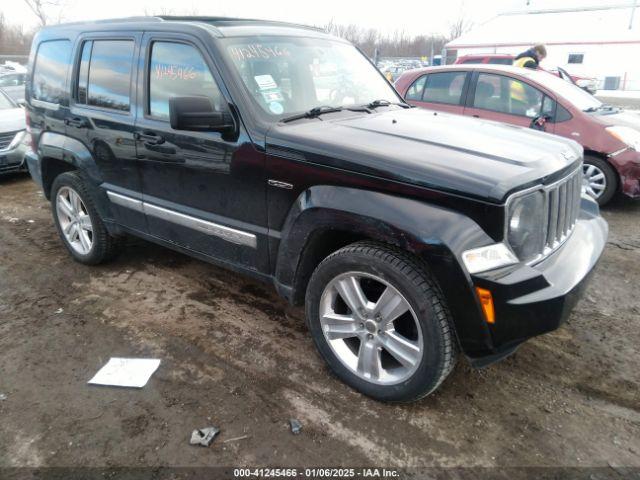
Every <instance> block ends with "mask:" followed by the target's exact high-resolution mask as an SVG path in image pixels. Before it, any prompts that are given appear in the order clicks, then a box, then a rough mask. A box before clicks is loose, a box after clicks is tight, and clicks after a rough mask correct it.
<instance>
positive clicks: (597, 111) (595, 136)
mask: <svg viewBox="0 0 640 480" xmlns="http://www.w3.org/2000/svg"><path fill="white" fill-rule="evenodd" d="M395 86H396V88H397V90H398V92H399V93H400V94H401V95H402V96H403V97H404V98H405V100H406V101H407V102H408V103H410V104H412V105H415V106H418V107H425V108H429V109H432V110H440V111H444V112H449V113H455V114H459V115H468V116H473V117H476V118H482V119H486V120H496V121H499V122H505V123H511V124H514V125H519V126H522V127H532V128H536V129H540V130H545V131H547V132H549V133H554V134H556V135H561V136H563V137H567V138H570V139H572V140H575V141H577V142H579V143H580V144H581V145H582V146H583V147H584V151H585V157H584V174H585V177H584V183H583V185H584V187H585V189H586V191H587V193H589V195H591V196H592V197H593V198H595V199H596V200H597V201H598V203H600V204H601V205H604V204H605V203H607V202H608V201H609V200H610V199H611V198H612V197H613V195H614V194H615V193H616V192H617V191H621V192H622V193H624V194H626V195H628V196H630V197H640V115H637V114H634V113H628V112H624V111H623V110H620V109H617V108H614V107H610V106H607V105H604V104H603V103H602V102H600V101H599V100H598V99H596V98H595V97H594V96H592V95H589V94H588V93H586V92H585V91H584V90H582V89H580V88H578V87H576V86H575V85H572V84H570V83H568V82H566V81H564V80H561V79H560V78H558V77H556V76H554V75H549V74H548V73H546V72H543V71H539V70H530V69H526V68H517V67H511V66H501V65H500V66H498V65H475V66H472V65H451V66H446V67H429V68H423V69H418V70H411V71H408V72H405V73H404V74H403V75H402V76H401V77H400V78H399V79H398V81H397V82H396V84H395ZM479 128H481V125H479ZM495 141H496V142H500V139H499V138H497V139H496V140H495Z"/></svg>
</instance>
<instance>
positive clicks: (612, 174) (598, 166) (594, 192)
mask: <svg viewBox="0 0 640 480" xmlns="http://www.w3.org/2000/svg"><path fill="white" fill-rule="evenodd" d="M582 169H583V176H582V187H583V188H584V191H585V192H586V193H587V194H588V195H589V196H590V197H591V198H593V199H594V200H595V201H596V202H598V204H599V205H600V206H602V205H605V204H606V203H607V202H609V200H611V199H612V198H613V196H614V195H615V193H616V192H617V190H618V174H617V173H616V171H615V170H614V169H613V167H612V166H611V164H610V163H609V162H607V161H606V160H604V159H602V158H599V157H595V156H592V155H585V157H584V164H583V165H582Z"/></svg>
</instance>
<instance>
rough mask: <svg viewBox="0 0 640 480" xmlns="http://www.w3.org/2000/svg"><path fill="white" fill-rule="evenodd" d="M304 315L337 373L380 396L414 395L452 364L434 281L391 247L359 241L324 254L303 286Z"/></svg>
mask: <svg viewBox="0 0 640 480" xmlns="http://www.w3.org/2000/svg"><path fill="white" fill-rule="evenodd" d="M306 319H307V323H308V326H309V330H310V331H311V334H312V336H313V340H314V342H315V344H316V347H317V348H318V350H319V352H320V354H321V355H322V356H323V358H324V359H325V360H326V362H327V364H328V365H329V367H331V369H332V370H333V371H334V372H335V373H336V375H337V376H338V377H340V379H341V380H343V381H344V382H345V383H347V384H348V385H350V386H352V387H353V388H355V389H357V390H359V391H360V392H362V393H364V394H366V395H368V396H370V397H373V398H376V399H378V400H384V401H413V400H417V399H419V398H421V397H423V396H425V395H428V394H429V393H431V392H432V391H434V390H435V389H436V388H437V387H438V386H439V385H440V383H442V381H443V380H444V379H445V378H446V377H447V375H448V374H449V373H450V372H451V370H452V368H453V366H454V365H455V360H456V354H457V348H456V344H455V339H454V334H453V331H452V329H451V326H450V325H451V324H450V319H449V314H448V310H447V308H446V306H445V303H444V299H443V298H442V295H441V293H440V291H439V289H438V287H437V285H436V284H435V281H434V280H433V279H432V278H431V276H430V274H429V273H428V272H427V271H426V269H425V268H424V266H423V265H421V264H420V263H419V261H418V260H417V259H415V258H414V257H412V256H411V255H409V254H408V253H407V252H404V251H402V250H399V249H396V248H393V247H390V246H386V245H382V244H378V243H374V242H358V243H354V244H352V245H349V246H347V247H344V248H342V249H340V250H338V251H337V252H335V253H333V254H331V255H330V256H329V257H327V258H326V259H325V260H323V261H322V262H321V263H320V265H319V266H318V267H317V268H316V270H315V271H314V272H313V275H312V276H311V280H310V281H309V285H308V287H307V296H306Z"/></svg>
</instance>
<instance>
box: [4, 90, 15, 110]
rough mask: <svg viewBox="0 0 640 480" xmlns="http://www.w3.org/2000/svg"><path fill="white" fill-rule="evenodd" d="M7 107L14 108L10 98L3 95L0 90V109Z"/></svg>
mask: <svg viewBox="0 0 640 480" xmlns="http://www.w3.org/2000/svg"><path fill="white" fill-rule="evenodd" d="M8 108H16V106H15V105H14V104H13V102H12V101H11V100H9V99H8V98H7V97H5V95H4V93H2V92H0V110H6V109H8Z"/></svg>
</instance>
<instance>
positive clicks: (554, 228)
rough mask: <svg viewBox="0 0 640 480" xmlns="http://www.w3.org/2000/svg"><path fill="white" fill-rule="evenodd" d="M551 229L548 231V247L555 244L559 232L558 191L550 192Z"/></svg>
mask: <svg viewBox="0 0 640 480" xmlns="http://www.w3.org/2000/svg"><path fill="white" fill-rule="evenodd" d="M548 198H549V230H548V232H547V242H546V247H549V246H550V245H553V244H554V243H555V241H556V234H557V232H558V191H557V190H551V191H550V192H549V197H548Z"/></svg>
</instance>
